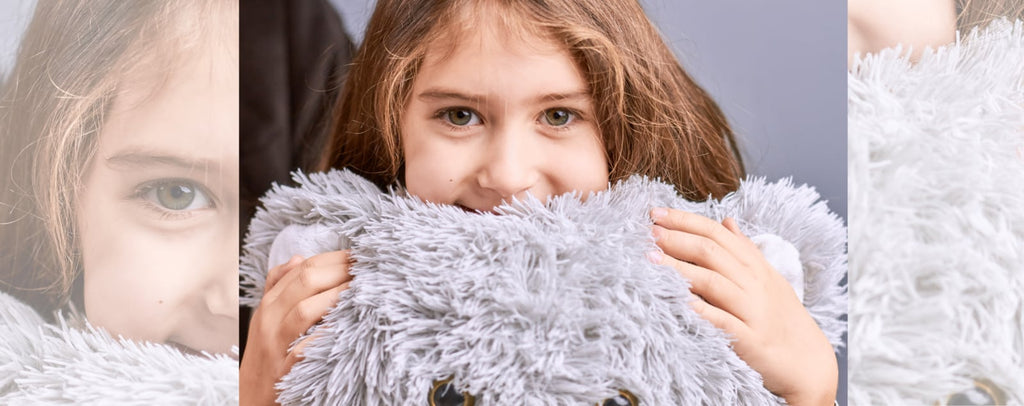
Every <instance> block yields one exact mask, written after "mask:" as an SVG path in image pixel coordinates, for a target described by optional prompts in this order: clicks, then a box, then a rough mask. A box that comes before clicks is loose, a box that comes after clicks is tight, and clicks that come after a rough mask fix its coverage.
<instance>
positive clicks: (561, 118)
mask: <svg viewBox="0 0 1024 406" xmlns="http://www.w3.org/2000/svg"><path fill="white" fill-rule="evenodd" d="M575 118H576V115H575V114H573V113H572V112H571V111H569V110H566V109H550V110H544V121H546V122H547V123H548V125H551V126H553V127H563V126H566V125H568V124H569V123H571V122H572V121H573V120H574V119H575Z"/></svg>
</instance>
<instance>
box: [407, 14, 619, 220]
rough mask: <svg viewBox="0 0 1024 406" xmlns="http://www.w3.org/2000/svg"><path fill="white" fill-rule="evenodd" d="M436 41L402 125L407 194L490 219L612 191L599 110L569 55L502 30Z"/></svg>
mask: <svg viewBox="0 0 1024 406" xmlns="http://www.w3.org/2000/svg"><path fill="white" fill-rule="evenodd" d="M494 26H500V24H495V25H492V26H491V27H494ZM478 27H488V25H487V24H485V23H480V24H479V25H478ZM436 42H437V43H435V44H433V46H432V47H430V48H428V51H427V54H426V57H425V58H424V61H423V65H422V68H421V69H420V70H419V72H418V74H417V76H416V79H415V82H414V84H413V89H412V94H411V96H410V99H409V101H408V102H407V104H406V107H405V110H404V111H403V114H402V119H401V134H402V135H401V137H402V144H403V149H404V151H403V152H404V156H405V182H406V187H407V188H408V191H409V193H411V194H412V195H415V196H418V197H420V198H422V199H424V200H426V201H430V202H434V203H446V204H455V205H458V206H461V207H463V208H466V209H471V210H480V211H490V210H491V209H492V208H494V207H495V206H497V205H498V204H500V203H501V202H502V201H511V200H512V199H513V198H518V199H522V198H524V197H525V196H527V195H532V196H534V197H536V198H538V199H541V200H544V199H546V198H547V197H549V196H553V195H559V194H563V193H567V192H571V191H579V192H582V193H583V196H584V197H585V196H586V194H587V192H591V191H599V190H603V189H605V188H607V186H608V163H607V159H606V158H605V152H604V148H603V146H602V142H601V138H600V134H599V130H598V126H597V117H594V103H593V100H591V97H590V93H589V89H588V88H587V84H586V82H585V81H584V79H583V76H582V74H581V72H580V70H579V69H578V68H577V66H576V64H575V63H574V62H573V60H572V59H571V58H570V57H569V54H568V51H566V50H564V49H563V48H561V47H558V46H556V45H555V44H554V43H553V42H552V41H550V40H545V39H540V38H533V37H531V36H527V35H523V36H516V35H510V34H508V33H506V32H501V31H500V29H497V28H484V29H479V28H478V29H476V30H473V31H472V32H467V33H464V34H463V38H462V40H461V41H455V42H449V41H443V40H441V41H436ZM451 44H458V46H457V47H455V48H454V49H453V50H451V52H450V53H449V52H446V51H448V47H449V46H450V45H451Z"/></svg>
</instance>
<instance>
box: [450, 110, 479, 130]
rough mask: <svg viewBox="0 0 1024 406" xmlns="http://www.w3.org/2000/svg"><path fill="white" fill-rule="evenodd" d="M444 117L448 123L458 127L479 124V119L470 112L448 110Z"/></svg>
mask: <svg viewBox="0 0 1024 406" xmlns="http://www.w3.org/2000/svg"><path fill="white" fill-rule="evenodd" d="M445 116H446V117H447V118H448V122H449V123H452V124H454V125H457V126H460V127H462V126H467V125H473V124H479V123H480V119H479V118H478V117H477V116H476V113H473V111H472V110H466V109H452V110H448V112H447V113H446V114H445Z"/></svg>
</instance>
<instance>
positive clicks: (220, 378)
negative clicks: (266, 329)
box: [0, 293, 238, 405]
mask: <svg viewBox="0 0 1024 406" xmlns="http://www.w3.org/2000/svg"><path fill="white" fill-rule="evenodd" d="M72 325H82V326H83V327H81V328H78V327H72ZM237 403H238V361H236V360H234V359H232V358H230V357H228V356H224V355H218V356H205V355H204V356H196V355H187V354H183V353H182V352H180V351H178V350H177V349H174V348H171V347H169V346H166V345H162V344H154V343H142V342H135V341H131V340H127V339H115V338H112V337H111V336H110V335H109V334H107V333H106V332H105V331H103V330H101V329H97V328H94V327H91V326H89V325H88V324H87V323H85V322H84V320H75V319H68V318H64V317H60V319H59V324H57V325H51V324H46V323H45V322H44V321H43V320H42V318H40V317H39V316H38V315H37V314H36V312H35V311H34V310H33V309H32V308H31V307H29V306H27V305H25V304H23V303H21V302H19V301H18V300H17V299H15V298H13V297H11V296H9V295H6V294H4V293H0V404H4V405H50V404H103V405H123V404H132V405H143V404H145V405H157V404H176V405H186V404H187V405H224V404H237Z"/></svg>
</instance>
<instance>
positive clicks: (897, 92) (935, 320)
mask: <svg viewBox="0 0 1024 406" xmlns="http://www.w3.org/2000/svg"><path fill="white" fill-rule="evenodd" d="M902 54H903V53H902V52H901V50H899V49H890V50H885V51H882V52H881V53H879V54H877V55H869V56H868V57H867V58H865V59H863V60H861V61H859V62H858V63H857V64H856V65H855V66H854V68H853V69H852V70H851V72H850V75H849V162H850V166H849V176H850V214H849V221H850V224H851V226H850V266H851V268H850V289H851V295H852V301H851V303H850V324H851V326H852V327H851V331H850V336H849V337H850V342H851V345H850V349H849V361H850V386H849V399H850V404H853V405H882V404H887V405H891V404H920V405H933V404H936V402H940V403H945V402H947V400H948V399H949V396H950V395H951V394H954V393H958V392H963V391H970V390H972V388H974V386H975V383H976V382H980V383H982V385H980V386H995V388H994V389H993V390H994V391H996V392H1002V393H1003V395H1004V397H1005V398H1006V399H1005V400H1006V401H1008V402H1009V404H1018V405H1019V404H1024V24H1022V23H1021V22H1019V21H1018V22H1016V23H1010V22H1008V21H1005V20H1002V21H996V22H994V23H992V24H990V25H989V26H988V27H987V28H986V29H983V30H978V31H974V32H972V33H970V34H969V35H967V36H966V38H963V39H961V40H959V41H958V42H957V43H955V44H951V45H949V46H946V47H943V48H940V49H938V50H937V51H935V52H931V51H927V52H925V54H924V55H923V56H922V57H921V60H920V61H919V62H918V63H917V64H912V63H910V62H909V61H908V60H907V59H906V58H905V57H904V56H902ZM993 384H994V385H993ZM974 395H977V393H975V394H974ZM974 395H972V396H974ZM996 397H998V396H996ZM961 398H962V397H961ZM977 399H978V400H979V401H980V402H982V403H988V402H991V401H992V399H990V400H985V398H984V397H977ZM994 400H996V401H998V400H999V399H994ZM978 404H981V403H978Z"/></svg>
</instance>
